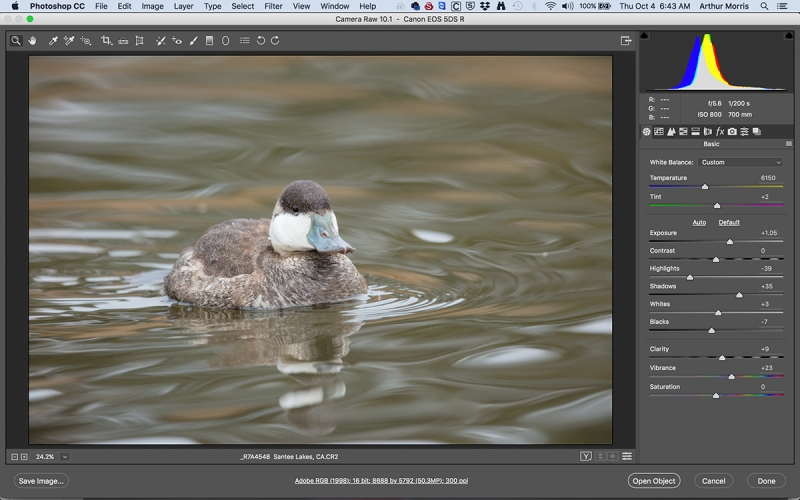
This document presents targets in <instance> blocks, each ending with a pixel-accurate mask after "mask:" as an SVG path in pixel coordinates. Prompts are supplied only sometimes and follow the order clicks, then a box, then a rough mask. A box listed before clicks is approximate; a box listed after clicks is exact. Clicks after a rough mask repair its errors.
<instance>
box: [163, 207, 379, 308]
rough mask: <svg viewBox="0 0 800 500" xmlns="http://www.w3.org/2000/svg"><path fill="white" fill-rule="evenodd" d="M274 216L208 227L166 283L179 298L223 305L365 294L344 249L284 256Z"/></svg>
mask: <svg viewBox="0 0 800 500" xmlns="http://www.w3.org/2000/svg"><path fill="white" fill-rule="evenodd" d="M269 234H270V220H269V219H261V220H248V219H236V220H230V221H227V222H223V223H221V224H217V225H216V226H213V227H211V228H210V229H208V230H207V231H206V232H205V233H204V234H203V235H202V236H201V237H200V239H199V240H198V241H197V243H195V245H194V246H193V247H190V248H187V249H186V250H184V251H183V253H182V254H181V256H180V258H179V259H178V261H177V262H176V263H175V266H174V267H173V268H172V271H171V272H170V273H169V275H167V277H166V279H165V281H164V290H165V291H166V294H167V295H168V296H169V297H171V298H173V299H175V300H178V301H180V302H185V303H190V304H194V305H198V306H205V307H214V308H224V309H282V308H287V307H298V306H308V305H312V304H320V303H326V302H336V301H341V300H345V299H348V298H352V297H355V296H358V295H361V294H366V293H367V282H366V281H365V280H364V278H363V277H362V276H361V275H360V274H359V273H358V270H356V268H355V266H354V265H353V263H352V262H351V261H350V259H349V258H347V256H346V255H345V254H344V253H320V252H316V251H309V252H295V253H289V254H285V255H284V254H280V253H278V252H276V251H275V249H274V248H273V246H272V243H271V241H270V238H269Z"/></svg>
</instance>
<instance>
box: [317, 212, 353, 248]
mask: <svg viewBox="0 0 800 500" xmlns="http://www.w3.org/2000/svg"><path fill="white" fill-rule="evenodd" d="M307 238H308V242H309V243H311V245H312V246H313V247H314V248H316V249H317V252H321V253H350V252H355V251H356V249H355V248H353V247H351V246H350V244H348V243H347V242H346V241H344V240H343V239H342V238H341V237H339V233H337V232H336V230H335V229H334V228H333V220H332V219H331V212H325V215H319V214H318V213H316V212H311V231H309V232H308V236H307Z"/></svg>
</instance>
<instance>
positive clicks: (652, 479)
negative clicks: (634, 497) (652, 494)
mask: <svg viewBox="0 0 800 500" xmlns="http://www.w3.org/2000/svg"><path fill="white" fill-rule="evenodd" d="M680 484H681V477H680V476H679V475H677V474H675V473H674V472H635V473H633V474H631V475H630V476H628V486H630V487H631V488H636V489H654V488H659V489H667V488H677V487H678V486H679V485H680Z"/></svg>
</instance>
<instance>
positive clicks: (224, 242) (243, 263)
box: [192, 219, 272, 278]
mask: <svg viewBox="0 0 800 500" xmlns="http://www.w3.org/2000/svg"><path fill="white" fill-rule="evenodd" d="M269 223H270V221H269V219H261V220H250V219H235V220H229V221H225V222H223V223H221V224H217V225H216V226H213V227H211V228H209V229H208V230H207V231H206V232H205V233H203V236H201V237H200V239H199V240H197V243H195V245H194V249H193V253H192V258H193V259H198V260H199V261H200V262H202V264H203V271H204V273H205V274H206V275H207V276H218V277H223V278H231V277H233V276H238V275H240V274H252V273H253V270H254V269H255V265H254V262H255V260H256V257H257V256H258V255H260V254H261V253H263V252H264V251H266V250H267V249H268V248H270V247H271V246H272V245H271V243H270V240H269Z"/></svg>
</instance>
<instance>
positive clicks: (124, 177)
mask: <svg viewBox="0 0 800 500" xmlns="http://www.w3.org/2000/svg"><path fill="white" fill-rule="evenodd" d="M610 79H611V59H610V58H573V57H564V58H556V57H544V58H536V57H527V58H526V57H515V58H512V57H489V58H455V57H449V58H444V57H424V58H414V57H396V58H373V57H353V58H343V57H312V58H306V57H296V58H295V57H284V58H266V57H265V58H222V57H213V58H212V57H209V58H191V57H180V58H140V57H115V58H93V57H80V58H66V57H59V58H53V59H51V58H43V57H32V58H31V64H30V90H31V94H30V105H31V110H30V154H31V157H30V158H31V160H30V202H29V209H30V219H29V221H30V233H29V248H30V251H29V257H30V258H29V272H30V286H29V304H30V305H29V317H30V342H29V346H30V355H29V363H30V418H29V425H30V441H31V442H32V443H51V444H52V443H112V442H113V443H119V442H121V443H166V442H173V443H315V442H319V443H327V442H331V443H333V442H336V443H339V442H351V443H352V442H356V443H364V442H381V443H503V444H521V443H609V442H610V441H611V335H610V333H611V295H610V287H611V193H610V186H611V95H610V90H611V83H610V82H611V80H610ZM306 178H308V179H314V180H316V181H317V182H319V183H320V184H321V185H322V186H323V187H324V188H325V189H326V191H327V192H328V194H329V196H330V198H331V202H332V205H333V208H334V209H335V211H336V214H337V218H338V220H339V226H340V233H341V235H342V237H343V238H344V239H345V240H347V241H348V242H349V243H351V244H352V245H354V246H355V247H356V248H358V251H357V252H356V253H355V254H351V258H352V260H353V262H354V263H355V264H356V266H357V267H358V269H359V270H360V271H361V273H362V274H364V275H365V277H366V278H367V281H368V282H369V284H370V289H369V296H368V298H366V299H365V300H359V301H351V302H346V303H340V304H333V305H326V306H318V307H314V308H303V309H295V310H285V311H273V312H242V311H215V310H208V309H200V308H195V307H190V306H184V305H179V304H176V303H174V302H173V301H170V300H169V299H167V298H166V297H164V296H163V293H162V290H161V286H162V280H163V278H164V276H165V275H166V273H167V272H168V271H169V269H170V268H171V266H172V263H173V262H174V261H175V259H176V258H177V256H178V254H179V252H180V251H181V249H182V248H184V247H186V246H189V245H191V244H193V242H194V241H195V240H196V239H197V237H198V236H199V235H200V234H201V233H202V232H203V231H204V230H205V229H206V228H208V227H209V226H211V225H213V224H216V223H218V222H221V221H223V220H227V219H230V218H240V217H249V218H261V217H269V216H270V215H271V211H272V207H273V206H274V204H275V200H276V198H277V196H278V194H279V193H280V191H281V190H282V189H283V187H284V186H285V185H286V184H288V183H289V182H291V181H292V180H295V179H306Z"/></svg>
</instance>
